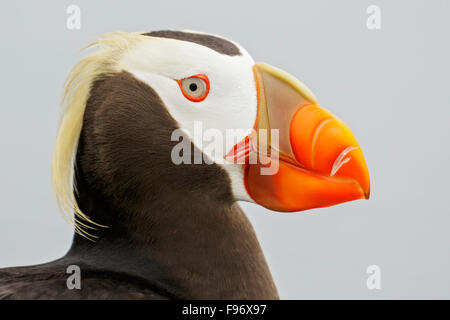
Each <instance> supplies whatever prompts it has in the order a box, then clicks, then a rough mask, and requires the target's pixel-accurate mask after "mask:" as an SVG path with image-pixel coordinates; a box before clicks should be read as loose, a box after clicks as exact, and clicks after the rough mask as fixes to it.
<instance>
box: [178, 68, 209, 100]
mask: <svg viewBox="0 0 450 320" xmlns="http://www.w3.org/2000/svg"><path fill="white" fill-rule="evenodd" d="M178 85H179V86H180V89H181V92H182V93H183V95H184V96H185V97H186V98H187V99H189V100H191V101H193V102H200V101H203V100H204V99H205V98H206V96H207V95H208V93H209V79H208V77H207V76H205V75H204V74H197V75H195V76H192V77H189V78H184V79H181V80H178Z"/></svg>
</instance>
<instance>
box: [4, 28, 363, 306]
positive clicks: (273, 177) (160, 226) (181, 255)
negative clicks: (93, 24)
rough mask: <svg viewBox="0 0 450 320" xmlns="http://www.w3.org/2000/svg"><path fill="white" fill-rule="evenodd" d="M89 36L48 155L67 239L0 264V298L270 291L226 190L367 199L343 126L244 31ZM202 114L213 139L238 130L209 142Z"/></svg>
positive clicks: (288, 205) (358, 157) (326, 201)
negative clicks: (54, 249) (61, 245)
mask: <svg viewBox="0 0 450 320" xmlns="http://www.w3.org/2000/svg"><path fill="white" fill-rule="evenodd" d="M89 48H91V50H92V52H90V53H88V54H87V55H86V57H84V58H83V59H82V60H80V61H79V62H78V63H77V64H76V65H75V66H74V68H73V70H72V71H71V73H70V75H69V77H68V80H67V83H66V89H65V92H64V98H63V116H62V119H61V123H60V128H59V131H58V134H57V138H56V146H55V151H54V156H53V162H52V182H53V186H54V189H55V192H56V198H57V200H58V204H59V207H60V208H61V210H62V211H63V212H65V213H66V215H65V216H67V218H68V219H69V220H70V221H71V222H73V224H74V228H75V233H74V237H73V241H72V245H71V248H70V250H69V251H68V253H67V254H66V255H65V256H64V257H62V258H60V259H58V260H56V261H52V262H49V263H45V264H40V265H34V266H26V267H12V268H4V269H0V298H3V299H279V295H278V291H277V288H276V286H275V284H274V281H273V279H272V276H271V273H270V271H269V268H268V265H267V263H266V260H265V258H264V254H263V252H262V250H261V247H260V245H259V243H258V240H257V237H256V235H255V232H254V230H253V228H252V226H251V224H250V222H249V220H248V218H247V217H246V215H245V213H244V212H243V211H242V210H241V208H240V207H239V205H238V204H237V201H238V200H242V201H251V202H254V203H257V204H259V205H261V206H263V207H266V208H268V209H271V210H274V211H279V212H294V211H302V210H307V209H311V208H320V207H327V206H331V205H335V204H339V203H343V202H347V201H352V200H357V199H368V198H369V193H370V183H369V174H368V169H367V166H366V163H365V159H364V156H363V154H362V151H361V148H360V146H359V144H358V142H357V141H356V139H355V138H354V136H353V134H352V132H351V131H350V129H349V128H348V127H347V126H346V125H345V124H344V123H343V122H342V121H341V120H340V119H338V118H337V117H336V116H334V115H333V114H332V113H330V112H329V111H327V110H326V109H324V108H322V107H321V106H319V104H318V102H317V99H316V97H315V96H314V94H313V93H312V92H311V91H310V90H309V89H308V88H307V87H306V86H305V85H304V84H303V83H301V82H300V81H299V80H297V79H296V78H294V77H293V76H291V75H289V74H288V73H286V72H284V71H282V70H280V69H277V68H275V67H273V66H270V65H268V64H264V63H255V62H254V61H253V59H252V57H251V56H250V55H249V53H248V52H247V51H246V50H245V49H244V48H243V47H241V46H240V45H239V44H237V43H235V42H233V41H230V40H227V39H225V38H222V37H219V36H215V35H210V34H205V33H200V32H193V31H152V32H147V33H122V32H118V33H110V34H107V35H105V36H103V37H102V38H100V39H99V40H97V41H95V42H94V43H93V44H91V45H90V46H89ZM199 123H200V124H201V126H202V129H203V132H209V133H210V137H209V138H211V136H220V135H221V134H222V135H223V136H226V132H228V130H232V131H233V130H234V133H236V134H235V136H234V138H233V139H231V140H233V143H229V142H226V143H222V144H218V143H217V144H218V145H219V147H214V148H210V147H208V145H205V144H204V143H202V138H200V139H198V137H196V133H195V130H196V129H198V128H197V127H198V126H199ZM208 130H209V131H208ZM176 132H178V134H174V133H176ZM211 132H212V134H211ZM264 132H265V135H263V134H262V133H264ZM267 132H270V133H267ZM259 133H261V135H262V136H263V138H261V137H260V136H259V135H258V134H259ZM174 137H175V138H174ZM228 140H230V139H228ZM186 141H187V145H188V148H182V149H180V144H181V143H182V142H184V145H186V143H185V142H186ZM257 141H259V143H257ZM217 144H215V145H217ZM191 151H192V152H191ZM174 155H175V157H174ZM199 155H200V157H198V156H199ZM253 155H257V156H256V160H254V161H250V160H251V159H255V157H254V156H253ZM177 156H178V158H177ZM180 157H181V159H182V160H183V161H178V160H179V158H180ZM73 265H75V266H78V267H79V270H80V271H81V273H80V275H81V282H80V283H81V286H80V288H75V289H74V288H69V287H68V285H67V279H68V277H69V274H68V273H67V269H68V266H73Z"/></svg>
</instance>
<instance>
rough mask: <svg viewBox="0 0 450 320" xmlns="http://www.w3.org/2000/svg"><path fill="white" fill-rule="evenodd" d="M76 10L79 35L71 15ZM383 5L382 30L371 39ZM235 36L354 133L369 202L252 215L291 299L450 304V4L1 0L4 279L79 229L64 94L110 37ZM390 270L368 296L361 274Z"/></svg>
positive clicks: (56, 252) (51, 253)
mask: <svg viewBox="0 0 450 320" xmlns="http://www.w3.org/2000/svg"><path fill="white" fill-rule="evenodd" d="M69 4H78V5H79V6H80V7H81V13H82V24H81V30H72V31H71V30H68V29H67V28H66V19H67V16H68V15H67V14H66V8H67V6H68V5H69ZM370 4H376V5H379V6H380V7H381V13H382V29H381V30H378V31H374V30H368V29H367V28H366V19H367V14H366V8H367V6H368V5H370ZM155 29H194V30H200V31H205V32H210V33H215V34H219V35H223V36H226V37H229V38H231V39H233V40H235V41H237V42H239V43H241V44H242V45H243V46H245V47H246V48H247V50H248V51H249V52H250V53H251V54H252V55H253V57H254V58H255V60H256V61H264V62H267V63H270V64H272V65H275V66H278V67H280V68H282V69H284V70H286V71H288V72H290V73H291V74H293V75H295V76H296V77H298V78H299V79H301V80H302V81H304V82H305V83H307V84H308V85H309V87H310V88H311V89H312V90H313V91H314V92H315V94H316V95H317V97H318V98H319V101H320V102H321V105H323V106H324V107H326V108H328V109H330V110H331V111H332V112H334V113H335V114H337V115H338V116H339V117H340V118H342V119H343V120H344V121H345V122H346V123H347V124H348V125H349V126H350V127H351V128H352V129H353V132H354V133H355V135H356V137H357V138H358V140H359V142H360V144H361V146H362V148H363V151H364V153H365V155H366V159H367V163H368V165H369V170H370V173H371V181H372V197H371V199H370V201H357V202H352V203H346V204H342V205H339V206H335V207H332V208H326V209H319V210H312V211H308V212H305V213H292V214H280V213H274V212H269V211H267V210H265V209H263V208H262V207H259V206H257V205H253V204H243V207H244V210H245V211H246V212H247V213H248V215H249V216H250V218H251V220H252V221H253V223H254V226H255V228H256V231H257V233H258V236H259V239H260V241H261V243H262V246H263V248H264V251H265V254H266V256H267V258H268V260H269V264H270V266H271V269H272V272H273V275H274V277H275V280H276V282H277V285H278V287H279V290H280V293H281V297H282V298H291V299H292V298H363V299H367V298H368V299H377V298H389V299H390V298H450V273H449V270H450V257H449V242H450V233H449V227H450V210H449V204H448V198H449V195H448V192H449V190H450V169H449V165H450V161H449V160H450V159H449V158H450V151H449V150H450V148H449V140H450V129H449V120H450V106H449V101H450V90H449V84H450V72H449V71H450V62H449V60H450V59H449V58H450V45H449V39H450V37H449V31H450V2H449V1H446V0H441V1H438V0H433V1H375V0H373V1H364V0H354V1H334V0H328V1H323V0H322V1H295V2H294V1H280V0H277V1H267V2H265V1H257V2H256V1H242V0H240V1H229V0H228V1H196V0H189V1H177V2H175V1H166V2H164V3H162V2H158V3H156V1H148V0H147V1H121V2H120V3H118V2H112V1H80V0H78V1H77V0H73V1H33V2H31V1H14V2H13V1H9V2H6V1H2V2H1V4H0V38H1V52H0V57H1V59H0V64H1V69H0V70H1V77H0V88H1V89H0V90H1V109H0V110H1V113H0V124H1V125H0V146H1V157H0V164H1V165H0V173H1V176H0V195H1V201H0V267H5V266H13V265H27V264H35V263H40V262H46V261H48V260H51V259H55V258H58V257H59V256H61V255H63V254H64V253H65V251H66V250H67V249H68V247H69V244H70V241H71V234H72V230H71V227H70V226H69V225H68V224H67V223H66V222H65V221H64V220H63V219H62V218H61V216H60V215H59V213H58V212H57V209H56V205H55V203H54V201H53V194H52V190H51V187H50V162H51V154H52V149H53V143H54V140H55V135H56V126H57V119H58V114H59V99H60V96H61V91H62V85H63V81H64V79H65V77H66V75H67V74H68V72H69V70H70V68H71V67H72V66H73V64H74V63H75V62H76V61H77V60H78V59H79V58H80V57H81V54H80V49H81V48H82V47H83V46H84V45H86V44H87V43H89V42H90V41H92V40H93V39H95V38H96V37H97V36H98V35H100V34H102V33H104V32H109V31H149V30H155ZM371 264H376V265H379V266H380V267H381V272H382V289H381V290H368V289H367V287H366V278H367V276H368V275H367V274H366V268H367V266H368V265H371Z"/></svg>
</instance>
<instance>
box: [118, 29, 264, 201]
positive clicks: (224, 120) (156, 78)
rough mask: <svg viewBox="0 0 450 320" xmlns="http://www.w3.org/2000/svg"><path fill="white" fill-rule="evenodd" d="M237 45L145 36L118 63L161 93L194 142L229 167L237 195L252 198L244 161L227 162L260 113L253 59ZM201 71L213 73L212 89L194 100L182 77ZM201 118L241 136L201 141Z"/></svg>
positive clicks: (213, 128) (208, 126) (207, 128)
mask: <svg viewBox="0 0 450 320" xmlns="http://www.w3.org/2000/svg"><path fill="white" fill-rule="evenodd" d="M238 47H239V49H240V51H241V55H235V56H228V55H225V54H221V53H218V52H216V51H214V50H212V49H210V48H208V47H205V46H202V45H199V44H196V43H192V42H187V41H180V40H175V39H168V38H157V37H146V38H144V39H143V40H142V41H141V42H140V43H138V44H137V45H136V47H134V48H132V49H131V50H129V51H128V52H127V53H126V54H125V55H124V56H123V58H122V60H121V62H120V65H119V67H120V68H122V69H123V70H126V71H128V72H130V73H132V74H133V75H134V76H135V77H136V78H137V79H139V80H141V81H143V82H145V83H147V84H148V85H149V86H150V87H152V88H153V89H154V90H155V91H156V92H157V93H158V95H159V96H160V98H161V99H162V101H163V102H164V104H165V105H166V107H167V109H168V111H169V113H170V114H171V116H172V117H173V118H174V119H175V120H176V121H177V122H178V124H179V126H180V127H181V128H182V129H183V130H184V131H185V132H186V133H187V134H188V135H189V137H190V138H191V140H192V142H193V143H195V144H196V146H197V147H198V148H199V149H200V150H202V152H203V153H204V154H206V155H207V156H208V157H209V158H210V159H211V160H212V161H213V162H215V163H218V164H220V165H222V167H223V168H224V169H225V170H226V171H227V172H228V173H229V176H230V179H231V180H232V189H233V193H234V196H235V197H236V198H237V199H238V200H248V201H252V200H251V199H250V197H249V195H248V194H247V191H246V190H245V187H244V180H243V168H242V165H239V164H231V163H225V164H224V157H225V155H226V154H227V152H228V151H230V148H231V147H232V146H233V145H234V144H236V143H238V142H239V141H241V140H242V139H244V138H245V137H246V136H247V135H248V134H250V132H251V131H252V128H253V126H254V123H255V121H256V115H257V92H256V85H255V80H254V74H253V70H252V67H253V65H254V61H253V59H252V58H251V57H250V55H249V54H248V53H247V52H246V51H245V50H244V49H243V48H241V47H240V46H238ZM198 74H203V75H206V76H207V77H208V79H209V83H210V91H209V94H208V96H207V97H206V98H205V99H204V100H203V101H200V102H193V101H190V100H189V99H187V98H186V97H185V96H184V95H183V93H182V91H181V89H180V87H179V85H178V83H177V80H180V79H184V78H188V77H191V76H193V75H198ZM199 122H201V127H202V130H203V132H210V133H211V132H216V133H221V134H222V137H224V138H226V137H227V132H228V136H229V133H230V132H233V135H234V139H235V140H236V141H234V143H233V144H232V145H231V146H230V143H229V142H227V141H224V142H223V144H222V146H223V147H222V148H221V150H217V148H213V149H212V148H208V147H207V143H208V142H207V141H204V143H198V132H197V133H195V135H197V137H194V131H195V129H197V131H198V127H199ZM206 136H208V134H207V135H206ZM203 138H205V137H203ZM206 138H208V137H206ZM209 138H210V137H209ZM196 140H197V141H196Z"/></svg>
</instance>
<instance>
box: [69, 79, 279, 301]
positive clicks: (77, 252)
mask: <svg viewBox="0 0 450 320" xmlns="http://www.w3.org/2000/svg"><path fill="white" fill-rule="evenodd" d="M148 128H152V130H148ZM176 128H177V124H176V122H175V121H174V120H173V118H171V116H170V115H169V113H168V111H167V109H166V107H165V105H164V103H163V102H162V101H161V99H160V98H159V96H158V95H157V93H156V92H155V91H154V90H153V89H152V88H150V87H149V86H148V85H146V84H145V83H142V82H140V81H139V80H137V79H135V78H134V77H133V76H132V75H131V74H129V73H127V72H122V73H119V74H117V75H114V76H110V77H108V78H105V79H102V80H100V81H97V82H96V83H94V85H93V87H92V90H91V94H90V97H89V99H88V103H87V105H86V110H85V114H84V119H83V129H82V132H81V135H80V139H79V142H78V150H77V156H76V166H75V181H76V187H77V195H76V198H77V199H76V200H77V203H78V206H79V207H80V209H81V210H82V211H83V212H84V213H85V214H86V215H87V216H89V217H90V218H91V219H92V220H93V221H94V222H96V223H99V224H102V225H106V226H108V228H99V229H98V230H97V231H96V232H95V233H94V234H95V235H96V236H98V239H97V241H96V242H91V241H89V240H87V239H84V238H83V237H81V236H79V235H75V237H74V241H73V244H72V248H71V249H70V251H69V253H68V254H67V256H66V258H67V259H70V261H74V262H75V263H76V262H78V263H80V264H81V265H86V266H87V268H89V269H91V270H97V271H103V272H115V273H120V274H126V275H128V276H130V277H131V276H132V277H135V278H139V279H143V281H144V280H145V281H148V282H151V283H154V284H155V283H156V284H157V287H159V288H161V291H162V292H168V294H167V295H166V296H169V297H178V298H180V297H186V298H194V299H196V298H199V299H219V298H221V299H227V298H228V299H235V298H241V299H276V298H278V293H277V290H276V288H275V285H274V283H273V280H272V276H271V274H270V271H269V269H268V266H267V263H266V261H265V258H264V255H263V253H262V250H261V248H260V246H259V243H258V240H257V238H256V235H255V233H254V230H253V228H252V226H251V224H250V222H249V221H248V219H247V217H246V215H245V214H244V213H243V212H242V210H241V209H240V207H239V206H238V205H237V204H236V202H235V201H234V199H233V196H232V192H231V183H230V180H229V177H228V175H227V174H226V172H225V171H224V170H223V169H221V168H220V167H219V166H218V165H214V164H213V165H206V164H199V165H193V164H192V165H188V164H186V165H183V164H182V165H174V164H173V163H171V162H170V158H168V157H170V151H171V150H172V148H173V146H174V145H175V144H176V143H177V142H174V141H171V139H170V134H171V133H172V132H173V130H174V129H176ZM124 132H126V134H124Z"/></svg>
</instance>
